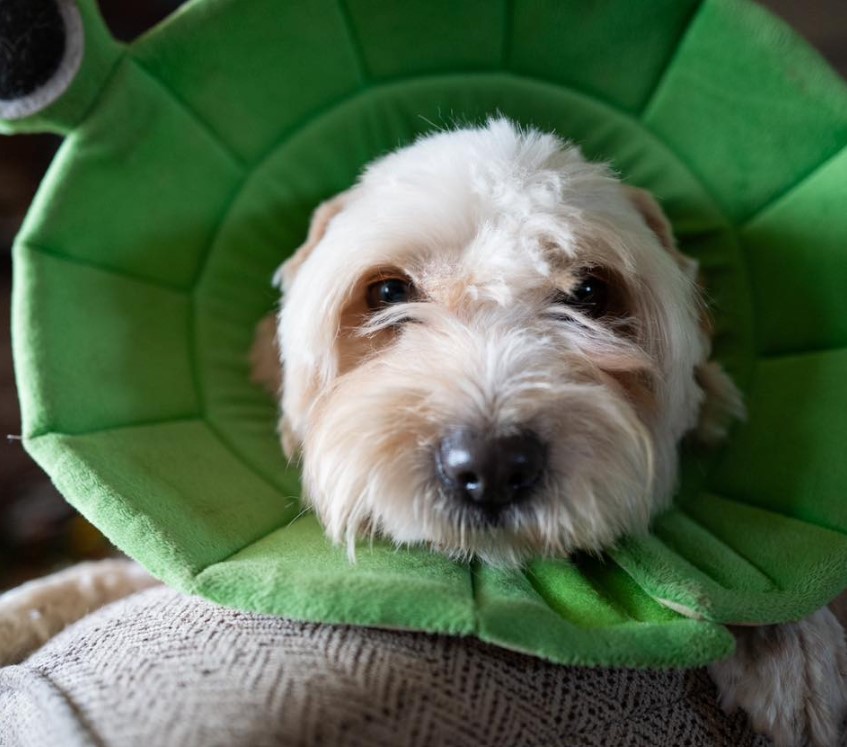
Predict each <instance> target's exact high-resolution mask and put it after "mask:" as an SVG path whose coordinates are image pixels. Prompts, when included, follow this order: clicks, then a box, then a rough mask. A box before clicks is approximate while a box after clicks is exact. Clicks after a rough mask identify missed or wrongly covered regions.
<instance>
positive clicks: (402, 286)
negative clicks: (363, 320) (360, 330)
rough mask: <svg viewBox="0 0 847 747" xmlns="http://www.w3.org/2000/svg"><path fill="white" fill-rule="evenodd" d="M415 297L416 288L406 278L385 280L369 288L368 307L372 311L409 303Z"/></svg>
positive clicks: (378, 281) (372, 284)
mask: <svg viewBox="0 0 847 747" xmlns="http://www.w3.org/2000/svg"><path fill="white" fill-rule="evenodd" d="M413 295H414V286H413V285H412V283H411V281H410V280H408V279H405V278H385V279H383V280H377V281H376V282H375V283H371V284H370V285H369V286H368V307H369V308H370V309H371V310H372V311H376V310H377V309H383V308H385V307H386V306H392V305H394V304H398V303H408V302H409V301H411V300H412V297H413Z"/></svg>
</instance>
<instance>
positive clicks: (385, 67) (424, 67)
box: [343, 0, 508, 78]
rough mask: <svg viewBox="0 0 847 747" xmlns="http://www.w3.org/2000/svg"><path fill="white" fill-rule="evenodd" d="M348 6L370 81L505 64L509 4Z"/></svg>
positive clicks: (347, 1) (357, 1) (480, 0)
mask: <svg viewBox="0 0 847 747" xmlns="http://www.w3.org/2000/svg"><path fill="white" fill-rule="evenodd" d="M343 4H344V5H346V7H347V9H348V11H349V13H350V18H351V21H352V27H353V31H354V36H355V40H356V42H357V43H358V45H359V47H360V48H361V54H362V62H363V69H364V72H365V73H366V75H367V76H368V77H372V78H388V77H398V76H404V75H405V76H410V75H421V74H424V73H434V72H448V73H449V72H454V71H456V70H485V69H492V68H499V67H501V65H502V63H503V52H504V43H505V41H506V38H505V32H506V24H507V17H506V16H507V9H508V3H504V2H499V3H495V2H491V0H463V1H462V2H454V1H453V0H429V2H426V3H404V2H386V1H385V0H344V2H343ZM424 29H438V31H437V33H427V32H426V31H424Z"/></svg>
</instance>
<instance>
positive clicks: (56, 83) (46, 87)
mask: <svg viewBox="0 0 847 747" xmlns="http://www.w3.org/2000/svg"><path fill="white" fill-rule="evenodd" d="M82 49H83V33H82V23H81V21H80V16H79V11H78V10H77V8H76V6H75V4H74V3H73V2H71V0H0V117H3V118H5V119H19V118H21V117H25V116H27V115H29V114H31V113H33V112H35V111H39V110H40V109H42V108H43V107H45V106H46V105H47V104H49V103H50V102H52V101H54V100H55V99H56V98H58V97H59V96H60V95H61V94H62V93H63V92H64V91H65V89H66V88H67V87H68V85H69V84H70V82H71V80H73V77H74V75H75V74H76V71H77V69H78V68H79V64H80V61H81V59H82Z"/></svg>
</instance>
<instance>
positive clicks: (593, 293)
mask: <svg viewBox="0 0 847 747" xmlns="http://www.w3.org/2000/svg"><path fill="white" fill-rule="evenodd" d="M557 301H559V302H560V303H564V304H567V305H568V306H572V307H573V308H575V309H576V310H577V311H580V312H582V313H583V314H585V315H586V316H590V317H592V318H594V319H597V318H599V317H601V316H603V315H604V314H605V313H606V311H607V310H608V308H609V284H608V283H607V282H606V281H605V280H603V278H601V277H598V276H597V275H594V274H589V275H584V276H583V277H582V278H580V279H579V281H578V282H577V284H576V285H575V286H574V287H573V288H571V290H570V291H569V292H568V293H562V294H561V295H560V296H559V297H558V298H557Z"/></svg>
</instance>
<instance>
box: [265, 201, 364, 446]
mask: <svg viewBox="0 0 847 747" xmlns="http://www.w3.org/2000/svg"><path fill="white" fill-rule="evenodd" d="M349 195H350V190H348V191H346V192H342V193H341V194H339V195H336V196H335V197H333V198H332V199H330V200H327V201H326V202H324V203H322V204H321V205H319V206H318V207H317V209H316V210H315V212H314V213H312V220H311V223H310V224H309V233H308V235H307V236H306V240H305V241H304V242H303V244H301V245H300V247H299V248H298V249H297V250H296V251H295V252H294V254H292V255H291V257H289V259H287V260H286V261H285V262H283V263H282V265H280V267H279V269H277V271H276V272H275V273H274V277H273V284H274V285H275V286H276V287H277V288H279V289H280V290H281V291H283V293H285V292H286V291H288V290H289V289H290V288H291V284H292V283H293V282H294V278H295V276H296V275H297V273H298V271H299V270H300V268H301V267H302V265H303V263H304V262H305V261H306V260H307V259H308V258H309V255H310V254H311V253H312V251H313V250H314V248H315V247H316V246H317V245H318V244H319V243H320V242H321V239H323V237H324V235H325V234H326V231H327V228H328V227H329V224H330V221H332V219H333V218H334V217H335V216H336V215H338V214H339V213H340V212H341V211H342V210H343V209H344V205H345V204H346V202H347V199H348V197H349ZM250 369H251V373H250V379H251V381H252V382H253V383H254V384H258V385H259V386H261V387H262V388H263V389H265V390H266V391H267V392H268V393H269V394H271V395H272V396H273V397H274V399H275V400H276V401H277V402H280V401H281V400H282V394H283V382H284V378H285V377H284V362H283V360H282V353H281V350H280V342H279V318H278V316H277V315H276V314H268V315H267V316H266V317H264V318H263V319H261V320H260V321H259V323H258V325H257V326H256V332H255V337H254V340H253V347H252V348H251V350H250ZM279 431H280V436H281V438H282V448H283V451H284V452H285V454H286V456H288V458H289V459H291V458H293V457H294V456H295V455H296V453H297V449H298V448H299V442H298V439H297V437H296V436H295V434H294V431H293V429H292V427H291V424H290V422H289V419H288V418H287V417H286V416H285V413H283V414H282V416H281V418H280V422H279Z"/></svg>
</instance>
